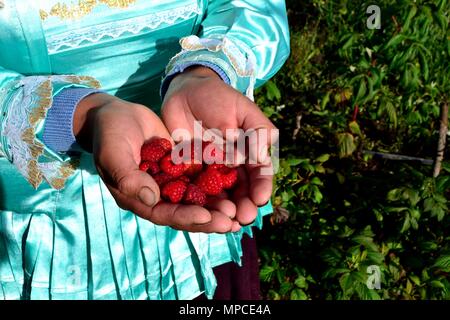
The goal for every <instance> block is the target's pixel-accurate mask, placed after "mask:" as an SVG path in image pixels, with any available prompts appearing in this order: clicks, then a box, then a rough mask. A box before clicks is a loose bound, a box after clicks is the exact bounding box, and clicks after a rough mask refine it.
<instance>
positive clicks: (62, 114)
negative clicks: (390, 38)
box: [43, 88, 100, 152]
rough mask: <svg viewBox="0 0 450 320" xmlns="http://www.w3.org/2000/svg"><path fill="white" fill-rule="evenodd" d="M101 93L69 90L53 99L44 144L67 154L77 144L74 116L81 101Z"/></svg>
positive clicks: (45, 128) (75, 89)
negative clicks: (74, 132) (74, 131)
mask: <svg viewBox="0 0 450 320" xmlns="http://www.w3.org/2000/svg"><path fill="white" fill-rule="evenodd" d="M97 92H100V91H99V90H96V89H92V88H67V89H64V90H62V91H61V92H60V93H59V94H57V95H56V96H55V97H54V98H53V104H52V107H51V108H50V109H49V110H48V114H47V118H46V120H45V125H44V134H43V142H44V143H45V145H46V146H48V147H49V148H50V149H52V150H53V151H56V152H67V151H69V150H70V149H71V148H72V147H73V146H74V145H75V143H76V138H75V136H74V135H73V116H74V113H75V109H76V107H77V105H78V103H80V101H81V100H82V99H83V98H85V97H87V96H88V95H90V94H93V93H97Z"/></svg>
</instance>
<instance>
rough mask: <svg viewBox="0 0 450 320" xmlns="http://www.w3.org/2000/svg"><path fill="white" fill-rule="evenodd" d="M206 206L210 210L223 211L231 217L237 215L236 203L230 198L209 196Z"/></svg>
mask: <svg viewBox="0 0 450 320" xmlns="http://www.w3.org/2000/svg"><path fill="white" fill-rule="evenodd" d="M205 207H206V208H207V209H209V210H214V211H219V212H222V213H223V214H225V215H226V216H227V217H228V218H230V219H233V218H234V217H235V216H236V205H235V204H234V203H233V202H232V201H230V200H228V199H220V198H217V197H208V200H207V203H206V206H205Z"/></svg>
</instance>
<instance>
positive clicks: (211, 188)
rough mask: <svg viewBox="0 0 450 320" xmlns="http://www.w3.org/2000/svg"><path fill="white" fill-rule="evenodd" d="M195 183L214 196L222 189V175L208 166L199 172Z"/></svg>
mask: <svg viewBox="0 0 450 320" xmlns="http://www.w3.org/2000/svg"><path fill="white" fill-rule="evenodd" d="M195 184H196V185H197V186H198V187H199V188H200V189H202V190H203V192H205V193H206V194H207V195H210V196H216V195H218V194H220V193H221V192H222V191H223V184H222V175H221V174H220V172H219V171H217V170H216V169H210V168H208V169H207V170H206V171H204V172H202V173H200V175H199V176H198V178H197V180H196V183H195Z"/></svg>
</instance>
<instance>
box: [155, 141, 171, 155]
mask: <svg viewBox="0 0 450 320" xmlns="http://www.w3.org/2000/svg"><path fill="white" fill-rule="evenodd" d="M158 142H159V144H160V145H161V147H163V149H164V151H166V153H167V152H169V151H172V144H171V143H170V141H169V140H167V139H165V138H160V139H158Z"/></svg>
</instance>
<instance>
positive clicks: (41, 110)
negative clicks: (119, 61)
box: [1, 76, 98, 189]
mask: <svg viewBox="0 0 450 320" xmlns="http://www.w3.org/2000/svg"><path fill="white" fill-rule="evenodd" d="M53 81H56V82H63V83H79V84H84V85H89V86H96V85H97V84H98V82H96V81H95V80H94V79H92V78H89V77H76V76H54V77H46V76H33V77H25V78H23V79H21V80H18V81H16V82H14V83H13V84H12V86H10V89H15V92H14V93H13V94H12V96H11V97H10V99H9V101H8V108H7V110H6V112H7V116H6V118H5V119H6V120H4V123H2V124H1V129H2V132H1V137H2V147H3V149H4V152H3V153H4V154H5V155H6V156H8V159H9V160H10V161H11V162H12V163H13V164H14V166H16V168H17V169H18V171H19V172H20V173H21V175H23V176H24V177H25V178H26V179H27V180H28V182H30V184H31V185H32V186H33V187H34V188H38V187H39V185H40V184H41V183H42V182H43V180H45V181H47V182H48V183H49V184H50V185H51V186H52V187H54V188H56V189H61V188H62V187H64V183H65V181H66V179H67V178H68V177H69V176H70V175H71V174H72V173H73V170H74V163H73V162H71V161H60V160H59V159H57V158H56V157H55V156H48V154H45V146H44V145H43V144H42V143H41V142H40V141H39V140H38V139H37V138H36V132H37V130H38V128H39V126H40V125H41V124H42V121H43V120H44V119H45V116H46V114H47V110H48V109H49V108H50V107H51V105H52V100H53V99H52V96H53V85H52V82H53ZM4 97H6V96H4ZM2 102H3V103H5V101H4V99H3V101H2Z"/></svg>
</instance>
